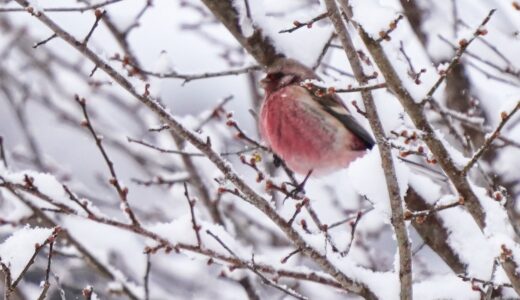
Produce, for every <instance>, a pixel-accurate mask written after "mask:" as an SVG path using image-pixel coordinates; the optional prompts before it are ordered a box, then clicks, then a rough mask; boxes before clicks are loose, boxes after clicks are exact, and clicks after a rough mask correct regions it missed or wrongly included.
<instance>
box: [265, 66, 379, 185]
mask: <svg viewBox="0 0 520 300" xmlns="http://www.w3.org/2000/svg"><path fill="white" fill-rule="evenodd" d="M309 79H319V78H318V77H317V75H315V73H314V71H313V70H312V69H310V68H308V67H306V66H304V65H302V64H300V63H299V62H297V61H295V60H292V59H283V60H282V61H281V62H278V63H275V64H273V65H272V66H270V67H268V68H267V69H266V76H265V78H263V79H262V80H261V81H260V85H261V87H262V88H263V90H264V100H263V102H262V104H261V107H260V116H259V132H260V136H261V137H262V139H263V140H264V141H265V143H266V144H267V145H268V146H269V147H270V148H271V150H272V151H273V152H274V154H276V155H277V156H278V157H279V158H281V159H282V160H283V161H284V162H285V164H286V165H287V167H289V169H291V170H292V171H294V172H296V173H299V174H310V173H312V175H313V176H315V175H326V174H329V173H332V172H335V171H337V170H339V169H342V168H347V167H348V166H349V164H350V163H351V162H352V161H354V160H355V159H357V158H359V157H362V156H363V155H364V154H365V153H366V152H367V150H368V149H371V148H372V147H373V146H374V144H375V142H374V139H373V138H372V136H371V135H370V134H369V133H368V131H367V130H365V129H364V128H363V126H362V125H361V124H359V123H358V122H357V121H356V120H355V119H354V117H353V116H352V114H351V112H350V111H349V110H348V108H347V107H346V106H345V105H344V104H343V102H342V101H341V99H340V98H339V97H338V96H337V95H336V94H334V93H327V92H323V90H320V89H319V88H318V89H315V88H313V87H312V85H305V81H306V80H309ZM314 87H315V86H314Z"/></svg>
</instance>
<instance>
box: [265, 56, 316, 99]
mask: <svg viewBox="0 0 520 300" xmlns="http://www.w3.org/2000/svg"><path fill="white" fill-rule="evenodd" d="M266 73H267V74H266V76H265V77H264V78H263V79H262V80H260V85H261V86H262V88H263V89H264V90H265V92H266V94H270V93H272V92H275V91H277V90H279V89H281V88H283V87H285V86H288V85H290V84H298V83H299V82H301V81H303V80H305V79H316V78H317V77H316V75H315V74H314V71H312V70H311V69H309V68H307V67H306V66H304V65H302V64H300V63H299V62H297V61H295V60H292V59H283V60H281V61H279V62H276V63H274V64H273V65H272V66H271V67H269V68H267V70H266Z"/></svg>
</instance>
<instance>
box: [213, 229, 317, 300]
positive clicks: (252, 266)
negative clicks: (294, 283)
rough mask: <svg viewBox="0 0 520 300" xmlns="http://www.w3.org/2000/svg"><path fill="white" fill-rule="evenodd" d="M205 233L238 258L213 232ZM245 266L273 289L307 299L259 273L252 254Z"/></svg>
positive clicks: (300, 298)
mask: <svg viewBox="0 0 520 300" xmlns="http://www.w3.org/2000/svg"><path fill="white" fill-rule="evenodd" d="M206 233H207V234H208V235H210V236H211V237H212V238H214V239H215V240H216V241H217V242H218V243H219V244H220V245H221V246H222V247H223V248H224V249H226V251H227V252H229V254H231V255H232V256H234V257H236V258H238V256H237V255H236V254H235V252H233V250H231V249H230V248H229V247H228V246H227V245H226V244H225V243H224V242H223V241H222V240H221V239H220V238H219V237H218V236H216V235H215V234H213V233H212V232H211V231H209V230H206ZM245 267H246V268H248V269H249V270H251V271H252V272H253V273H255V274H256V275H257V276H258V277H260V279H262V282H263V283H264V284H266V285H269V286H272V287H274V288H275V289H277V290H279V291H281V292H283V293H285V294H287V295H289V296H292V297H294V298H296V299H299V300H307V297H303V296H302V295H299V294H298V293H296V292H295V291H293V290H291V289H289V288H286V287H283V286H281V285H279V284H278V283H276V282H274V281H273V280H271V279H269V278H267V277H265V276H264V275H263V274H262V273H260V272H259V271H258V269H257V268H256V264H255V261H254V256H253V259H252V262H251V263H247V264H246V265H245Z"/></svg>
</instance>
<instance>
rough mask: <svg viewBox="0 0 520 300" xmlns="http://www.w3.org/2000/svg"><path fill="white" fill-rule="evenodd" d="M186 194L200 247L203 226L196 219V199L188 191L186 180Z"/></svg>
mask: <svg viewBox="0 0 520 300" xmlns="http://www.w3.org/2000/svg"><path fill="white" fill-rule="evenodd" d="M184 196H185V197H186V200H187V201H188V205H189V207H190V215H191V224H192V228H193V231H195V235H196V236H197V246H198V247H199V248H200V247H201V246H202V241H201V239H200V229H201V226H200V225H198V224H197V220H196V219H195V211H194V208H195V200H194V199H190V195H189V193H188V185H187V184H186V182H184Z"/></svg>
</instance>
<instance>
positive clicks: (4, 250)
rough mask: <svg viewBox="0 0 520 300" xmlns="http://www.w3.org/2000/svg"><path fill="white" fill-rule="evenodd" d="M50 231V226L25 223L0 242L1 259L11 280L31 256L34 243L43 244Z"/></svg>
mask: <svg viewBox="0 0 520 300" xmlns="http://www.w3.org/2000/svg"><path fill="white" fill-rule="evenodd" d="M52 232H53V229H52V228H42V227H34V228H31V227H30V226H29V225H27V226H25V227H23V228H21V229H18V230H17V231H16V232H14V233H13V234H12V235H11V236H10V237H8V238H7V239H6V240H4V241H3V242H2V244H0V258H1V261H2V263H4V264H5V265H6V266H7V267H8V268H9V270H10V272H11V278H12V280H15V279H16V278H18V276H19V275H20V273H21V272H22V271H23V269H24V268H25V266H26V265H27V263H28V262H29V259H30V258H31V257H32V256H33V254H34V252H35V247H36V245H43V243H45V241H46V240H47V238H49V237H50V236H51V235H52Z"/></svg>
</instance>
